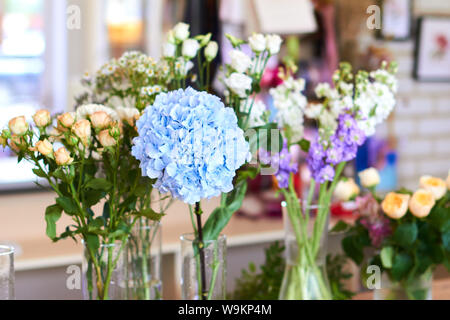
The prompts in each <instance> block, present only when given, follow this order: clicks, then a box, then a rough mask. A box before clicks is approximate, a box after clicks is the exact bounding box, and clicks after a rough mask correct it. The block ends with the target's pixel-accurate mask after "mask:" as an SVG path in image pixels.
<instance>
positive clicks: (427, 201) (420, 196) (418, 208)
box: [409, 189, 436, 218]
mask: <svg viewBox="0 0 450 320" xmlns="http://www.w3.org/2000/svg"><path fill="white" fill-rule="evenodd" d="M435 203H436V201H435V200H434V195H433V193H431V192H430V191H428V190H425V189H419V190H417V191H416V192H414V194H413V196H412V197H411V200H410V201H409V210H410V211H411V213H412V214H413V215H414V216H416V217H417V218H425V217H426V216H428V215H429V214H430V211H431V209H433V207H434V204H435Z"/></svg>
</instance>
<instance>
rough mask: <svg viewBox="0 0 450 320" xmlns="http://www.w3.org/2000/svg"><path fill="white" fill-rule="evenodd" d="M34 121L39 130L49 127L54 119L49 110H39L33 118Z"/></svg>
mask: <svg viewBox="0 0 450 320" xmlns="http://www.w3.org/2000/svg"><path fill="white" fill-rule="evenodd" d="M33 121H34V123H35V124H36V126H38V127H39V128H45V127H46V126H48V125H49V124H50V123H51V121H52V119H51V116H50V112H49V111H48V110H39V111H37V112H36V113H35V114H34V116H33Z"/></svg>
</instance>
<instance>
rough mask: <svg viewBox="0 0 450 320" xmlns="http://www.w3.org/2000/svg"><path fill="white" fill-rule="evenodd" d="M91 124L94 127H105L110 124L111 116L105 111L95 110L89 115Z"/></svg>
mask: <svg viewBox="0 0 450 320" xmlns="http://www.w3.org/2000/svg"><path fill="white" fill-rule="evenodd" d="M89 118H90V119H91V123H92V126H93V127H94V128H95V129H105V128H108V127H109V125H110V124H111V121H112V120H111V117H110V116H109V115H108V114H107V113H106V112H105V111H97V112H94V113H93V114H91V115H90V117H89Z"/></svg>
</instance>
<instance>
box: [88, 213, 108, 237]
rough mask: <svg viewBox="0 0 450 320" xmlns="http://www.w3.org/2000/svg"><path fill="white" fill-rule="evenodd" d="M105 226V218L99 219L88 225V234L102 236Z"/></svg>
mask: <svg viewBox="0 0 450 320" xmlns="http://www.w3.org/2000/svg"><path fill="white" fill-rule="evenodd" d="M104 225H105V219H103V217H98V218H96V219H94V220H92V221H91V222H89V225H88V232H90V233H95V234H100V233H102V230H101V229H102V227H103V226H104Z"/></svg>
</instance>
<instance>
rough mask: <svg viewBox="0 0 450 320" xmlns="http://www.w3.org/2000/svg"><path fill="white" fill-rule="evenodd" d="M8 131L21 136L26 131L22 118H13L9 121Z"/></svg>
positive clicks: (25, 124)
mask: <svg viewBox="0 0 450 320" xmlns="http://www.w3.org/2000/svg"><path fill="white" fill-rule="evenodd" d="M9 130H11V132H12V134H15V135H18V136H23V135H24V134H25V133H27V131H28V123H27V121H26V120H25V117H24V116H20V117H16V118H13V119H11V120H10V121H9Z"/></svg>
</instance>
